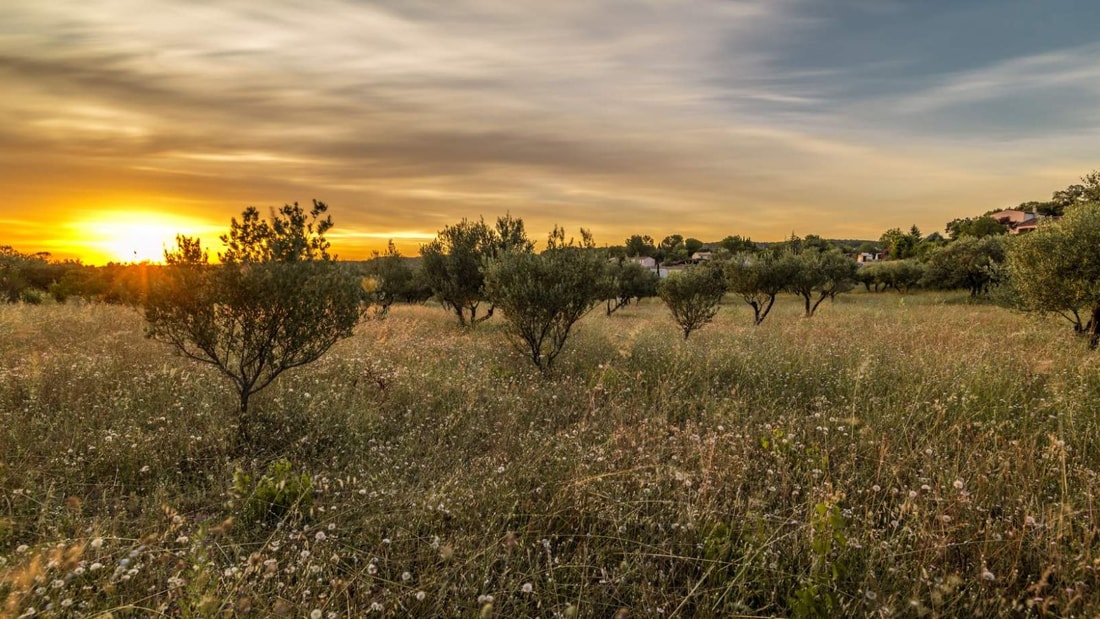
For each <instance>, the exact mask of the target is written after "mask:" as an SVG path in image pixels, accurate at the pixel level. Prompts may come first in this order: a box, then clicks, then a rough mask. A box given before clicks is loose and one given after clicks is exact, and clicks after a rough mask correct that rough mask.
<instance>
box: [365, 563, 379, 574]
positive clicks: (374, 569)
mask: <svg viewBox="0 0 1100 619" xmlns="http://www.w3.org/2000/svg"><path fill="white" fill-rule="evenodd" d="M367 573H368V574H370V575H371V576H374V575H375V574H377V573H378V566H377V565H375V564H373V563H371V564H370V565H368V566H367Z"/></svg>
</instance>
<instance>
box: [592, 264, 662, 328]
mask: <svg viewBox="0 0 1100 619" xmlns="http://www.w3.org/2000/svg"><path fill="white" fill-rule="evenodd" d="M606 270H607V273H606V278H605V279H606V284H607V286H606V287H605V291H604V294H603V295H602V296H603V297H604V300H606V301H607V315H608V316H610V315H611V314H614V313H615V312H616V311H618V310H620V309H622V308H624V307H626V306H627V305H629V304H630V302H631V301H632V300H634V299H638V300H641V299H643V298H645V297H655V296H657V282H658V281H660V278H658V277H657V274H656V273H654V272H653V271H651V270H649V269H647V268H645V267H643V266H642V265H640V264H638V263H637V262H626V261H621V260H614V261H611V262H608V263H607V267H606Z"/></svg>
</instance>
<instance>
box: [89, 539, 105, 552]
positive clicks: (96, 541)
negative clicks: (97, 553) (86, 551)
mask: <svg viewBox="0 0 1100 619" xmlns="http://www.w3.org/2000/svg"><path fill="white" fill-rule="evenodd" d="M102 545H103V538H102V537H97V538H95V539H93V540H92V543H91V546H92V548H97V549H98V548H99V547H100V546H102Z"/></svg>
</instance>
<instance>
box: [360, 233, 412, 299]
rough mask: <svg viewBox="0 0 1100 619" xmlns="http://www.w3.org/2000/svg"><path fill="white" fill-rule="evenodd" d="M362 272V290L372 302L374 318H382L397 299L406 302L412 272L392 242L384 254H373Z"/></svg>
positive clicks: (410, 285) (409, 290)
mask: <svg viewBox="0 0 1100 619" xmlns="http://www.w3.org/2000/svg"><path fill="white" fill-rule="evenodd" d="M364 272H365V274H366V276H367V279H366V280H365V281H364V282H363V286H364V290H365V291H366V292H367V293H368V294H370V296H371V297H372V300H373V301H374V303H373V307H374V315H375V317H376V318H384V317H385V316H386V314H388V313H389V311H390V306H391V305H393V304H394V303H395V302H396V301H397V300H398V299H404V300H408V298H409V296H410V292H411V288H412V287H413V285H414V284H413V270H412V268H411V267H410V266H409V264H408V261H407V260H406V259H405V257H404V256H402V255H401V252H399V251H397V247H396V246H395V245H394V244H393V241H392V240H391V241H390V242H389V243H388V244H387V246H386V251H385V253H380V252H374V255H373V256H372V257H371V259H370V260H369V261H368V262H367V264H366V266H365V267H364Z"/></svg>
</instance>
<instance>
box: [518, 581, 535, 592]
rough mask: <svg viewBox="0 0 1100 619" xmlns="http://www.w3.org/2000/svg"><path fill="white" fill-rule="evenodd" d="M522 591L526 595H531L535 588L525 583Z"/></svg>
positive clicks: (521, 588)
mask: <svg viewBox="0 0 1100 619" xmlns="http://www.w3.org/2000/svg"><path fill="white" fill-rule="evenodd" d="M520 590H521V591H523V592H524V593H531V592H532V591H534V590H535V586H534V585H532V584H531V583H529V582H525V583H523V586H522V587H520Z"/></svg>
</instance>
